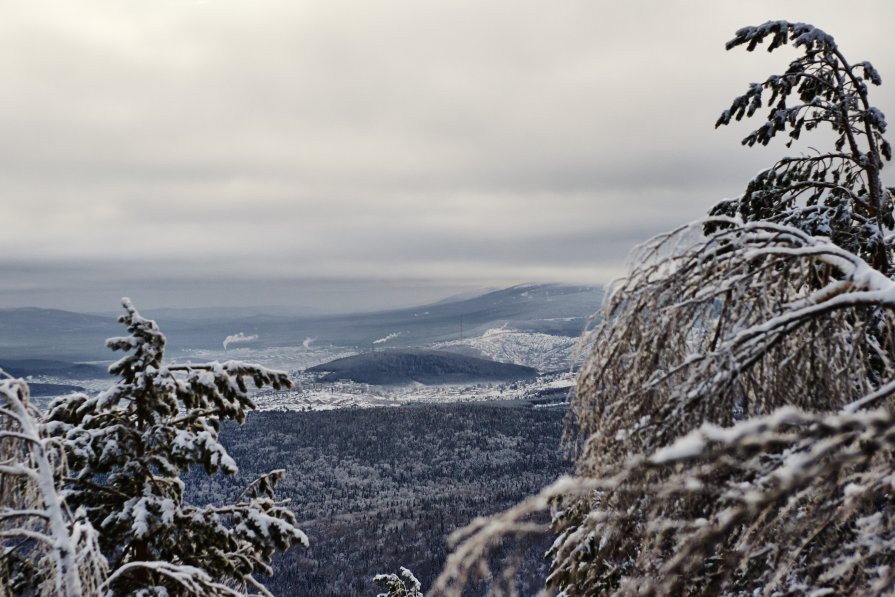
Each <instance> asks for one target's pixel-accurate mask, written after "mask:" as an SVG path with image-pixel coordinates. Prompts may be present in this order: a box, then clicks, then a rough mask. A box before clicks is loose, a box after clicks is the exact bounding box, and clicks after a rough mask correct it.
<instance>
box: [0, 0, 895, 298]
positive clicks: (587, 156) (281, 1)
mask: <svg viewBox="0 0 895 597" xmlns="http://www.w3.org/2000/svg"><path fill="white" fill-rule="evenodd" d="M862 7H863V8H862V10H864V11H865V12H866V13H872V14H873V17H872V18H871V17H867V16H865V15H864V14H858V13H857V12H856V11H855V10H854V8H852V7H848V6H845V5H842V4H840V3H823V4H821V3H817V2H814V1H807V0H798V1H793V2H788V3H786V5H785V7H783V8H782V9H781V5H780V3H779V2H773V1H771V0H761V1H755V2H750V3H740V2H733V1H723V2H717V1H709V0H699V1H694V2H683V1H673V2H647V1H645V0H641V1H633V2H625V3H619V2H594V1H584V0H580V1H572V2H563V3H546V2H533V1H527V0H525V1H518V0H515V1H509V0H502V1H496V0H495V1H488V2H479V1H473V0H462V1H453V2H444V3H438V4H435V3H419V2H415V1H411V0H402V1H394V2H391V1H390V2H378V3H368V2H359V1H349V0H328V1H326V2H322V1H320V2H293V1H287V0H269V1H259V2H250V1H247V0H209V1H207V2H194V1H186V0H162V1H159V2H144V1H142V0H123V1H122V2H116V3H108V2H100V1H85V2H79V3H77V5H73V4H71V3H64V2H43V1H37V2H28V3H13V4H12V5H10V6H5V7H4V12H3V18H2V19H0V108H2V109H0V192H2V195H3V197H4V204H3V205H4V215H5V218H4V220H5V222H6V223H7V225H6V226H5V227H4V234H3V235H0V254H2V255H3V256H4V257H3V260H5V262H6V266H7V267H6V269H5V270H4V271H7V272H8V275H7V276H5V281H4V283H3V285H2V287H0V304H16V303H18V302H21V301H23V300H25V298H23V297H26V296H27V300H29V301H39V300H41V299H40V290H39V288H43V287H44V286H46V284H45V282H46V281H47V280H49V281H52V280H53V278H52V274H51V272H54V271H55V272H57V274H56V275H57V277H56V278H55V279H56V280H57V282H58V281H60V280H63V279H71V284H72V285H71V286H65V285H64V284H58V283H55V285H54V286H53V287H54V288H56V291H57V292H61V293H62V294H63V295H64V294H65V289H66V288H69V289H71V292H72V293H73V294H72V296H74V293H75V290H74V288H75V287H77V281H78V280H80V279H82V278H78V276H77V275H74V274H72V275H68V274H66V275H62V274H59V273H58V272H60V271H62V272H72V271H75V270H77V269H78V268H80V267H83V268H86V269H85V270H84V271H88V270H89V272H90V274H89V276H88V279H90V280H92V283H93V285H94V287H99V286H103V287H108V288H110V289H114V288H116V287H117V286H126V285H127V281H128V280H142V282H141V283H143V284H149V283H150V282H151V281H152V280H157V281H159V284H160V285H161V283H162V281H165V284H167V285H168V286H166V287H170V288H172V290H171V291H170V293H168V294H165V295H159V299H158V300H159V301H162V300H166V301H171V302H172V304H173V303H180V304H188V303H191V302H197V301H200V300H201V301H209V300H211V301H213V299H214V296H213V295H212V294H211V293H209V294H208V296H205V295H201V293H200V292H199V291H197V290H196V289H195V288H193V289H192V290H187V289H186V288H187V286H188V285H187V284H186V282H185V281H186V280H189V279H190V278H191V277H195V278H198V279H200V280H220V281H226V280H236V279H239V280H246V281H250V280H256V281H266V282H264V283H271V284H273V283H274V281H283V280H303V279H319V278H326V279H329V280H334V279H349V278H365V279H369V278H382V279H384V280H411V279H416V280H426V281H427V282H426V284H428V285H429V287H433V288H434V287H438V288H440V287H441V286H440V285H442V284H444V285H447V286H450V288H454V287H455V286H457V285H458V284H460V285H462V284H461V281H463V280H466V282H463V283H465V284H472V283H476V284H478V283H482V284H493V283H503V282H513V281H522V280H528V279H551V280H567V281H574V282H583V281H591V282H594V283H600V282H604V281H606V280H607V279H608V278H610V277H612V276H615V275H618V273H619V272H620V271H621V267H622V265H621V264H622V262H623V259H624V254H625V252H626V250H627V248H629V247H630V246H631V245H632V244H633V243H635V242H639V241H642V240H644V239H645V238H647V237H648V236H650V235H652V234H655V233H657V232H659V231H661V230H663V229H666V228H668V227H671V226H674V225H676V224H678V223H681V222H684V221H688V220H690V219H693V218H695V217H698V216H699V215H700V214H702V213H704V212H705V211H706V210H707V209H708V208H709V207H710V206H711V205H712V204H713V203H714V202H715V201H717V200H718V199H720V198H722V197H725V196H732V195H735V194H737V193H738V192H739V191H740V190H741V188H742V185H743V183H744V181H745V180H746V179H747V178H748V176H750V175H751V174H752V173H754V172H755V171H756V170H758V169H759V168H760V167H762V166H763V165H766V164H768V163H769V162H770V161H771V160H773V159H774V158H775V157H777V156H780V155H782V154H783V152H784V148H783V147H782V146H777V147H771V148H767V149H764V148H763V149H760V150H755V149H752V150H746V149H742V148H740V147H739V139H740V138H741V137H742V136H744V135H745V134H746V132H748V131H747V128H746V126H745V125H743V126H736V127H731V129H730V130H728V129H723V130H720V131H714V130H713V129H712V124H713V123H714V120H715V117H716V116H717V114H718V113H719V111H720V110H721V109H722V108H723V107H725V106H726V105H727V102H729V100H730V99H731V97H733V96H734V95H736V94H738V93H740V92H741V91H742V90H743V89H744V88H745V85H746V84H747V83H749V82H750V81H753V80H759V79H760V78H762V77H763V76H765V75H767V74H769V73H770V72H773V71H776V70H779V69H781V68H782V67H783V66H784V64H785V60H786V58H785V56H786V55H785V54H783V53H779V54H778V53H775V54H773V55H770V56H767V55H766V53H765V52H757V53H755V54H754V55H752V54H749V55H747V54H745V53H744V52H734V53H726V52H724V49H723V43H724V41H726V40H727V39H728V38H729V37H730V36H731V35H732V33H733V31H734V30H735V29H737V28H738V27H740V26H742V25H744V24H750V23H756V22H761V21H764V20H766V19H768V18H791V19H796V20H805V21H809V22H814V23H816V24H818V25H820V26H822V27H827V28H828V29H829V30H830V31H831V32H832V33H833V34H835V35H836V36H837V39H839V41H840V42H841V44H842V46H843V48H844V50H845V51H846V53H847V54H848V55H849V56H851V57H853V58H854V59H855V60H863V59H870V60H872V61H873V62H874V64H875V65H876V66H877V68H878V69H879V70H880V72H881V73H882V75H883V77H884V80H888V79H891V78H892V77H895V56H893V55H892V53H891V52H889V51H888V40H889V38H890V35H889V32H888V30H887V27H888V23H891V22H892V18H893V17H895V7H893V5H892V4H891V2H888V1H886V0H878V1H873V2H866V3H863V4H862ZM893 90H895V82H893V84H891V85H889V84H887V86H884V87H883V88H881V89H880V90H875V91H877V93H875V99H876V103H877V105H878V106H879V107H880V108H882V109H883V110H884V111H885V110H886V109H887V107H888V106H892V105H895V101H893V99H895V93H893ZM889 109H891V108H889ZM23 264H24V265H23ZM23 268H24V269H23ZM29 268H30V269H29ZM29 275H30V276H31V277H30V278H29ZM29 280H30V281H29ZM37 280H42V282H40V283H38V282H37ZM448 281H450V282H448ZM222 283H223V282H222ZM240 283H242V282H240ZM247 283H248V282H246V284H247ZM41 284H44V286H41ZM178 284H181V287H182V288H184V290H183V292H182V293H181V294H180V295H178V294H177V291H176V288H177V287H178V286H177V285H178ZM29 285H30V286H29ZM51 285H52V284H51ZM26 286H27V287H29V288H31V290H28V292H27V293H25V294H23V292H24V290H22V288H23V287H26ZM447 286H445V288H447ZM84 292H87V291H86V290H85V291H84ZM86 296H87V295H86V294H84V295H83V297H82V299H83V300H82V299H78V300H79V301H80V302H78V305H81V304H82V303H84V301H87V299H86V298H84V297H86ZM104 296H105V295H104ZM178 296H179V297H180V298H178ZM200 296H204V297H205V298H201V299H200V298H199V297H200ZM289 296H291V295H288V293H286V294H284V295H283V297H284V300H286V299H289ZM58 299H59V297H58V296H57V297H54V298H53V300H54V301H57V303H58V302H59V301H58ZM47 300H48V299H47ZM74 303H75V300H74V299H72V305H74ZM64 304H65V303H64V301H63V302H62V303H59V305H57V306H64Z"/></svg>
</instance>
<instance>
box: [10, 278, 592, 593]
mask: <svg viewBox="0 0 895 597" xmlns="http://www.w3.org/2000/svg"><path fill="white" fill-rule="evenodd" d="M600 300H601V292H600V290H599V289H597V288H590V287H570V286H561V285H524V286H518V287H513V288H509V289H505V290H501V291H494V292H488V293H484V294H482V295H481V296H475V297H472V298H464V299H460V300H454V301H447V302H441V303H438V304H434V305H425V306H421V307H419V308H414V309H405V310H401V311H397V312H380V313H372V314H357V315H347V316H342V317H335V316H332V317H326V318H308V319H306V320H301V319H288V318H283V317H269V316H265V315H264V314H256V315H252V316H249V317H245V318H241V319H237V320H227V319H225V318H224V319H217V320H215V319H211V320H205V321H202V322H201V323H200V324H195V323H192V321H179V320H177V319H176V318H175V319H174V320H173V321H171V322H167V323H168V325H165V323H166V322H165V321H163V320H162V321H160V324H161V325H163V326H164V329H165V331H166V333H167V335H168V337H169V338H170V343H171V346H172V347H173V350H172V351H171V352H172V353H173V354H172V355H171V359H172V360H173V361H179V362H202V361H215V360H217V361H222V362H225V361H228V360H233V359H237V360H241V361H249V362H256V363H259V364H261V365H264V366H267V367H273V368H278V369H282V370H285V371H288V373H289V376H290V377H291V378H292V380H293V382H294V387H293V388H291V389H283V390H271V389H262V390H258V391H255V392H254V394H253V400H254V402H255V403H256V405H257V407H258V411H260V412H257V413H253V414H250V415H249V418H248V421H247V422H246V424H245V425H242V426H239V425H232V424H231V425H228V426H227V427H226V428H225V429H224V431H223V433H222V440H223V443H224V445H225V446H226V448H227V450H228V451H229V453H230V455H231V456H232V457H233V458H234V459H235V460H236V462H237V463H238V464H239V467H240V472H239V474H238V475H236V476H232V477H231V476H223V475H214V476H207V475H205V474H202V473H197V474H194V475H190V476H189V478H188V479H187V485H186V491H187V492H186V501H188V502H191V503H207V504H214V503H226V502H227V501H228V500H232V499H233V497H234V495H232V494H234V493H238V492H239V490H240V489H241V488H242V487H245V485H246V484H247V483H249V482H250V481H251V480H252V479H254V478H256V477H257V476H258V475H261V474H264V473H266V472H267V471H268V470H271V469H275V468H284V469H286V472H287V475H286V477H285V479H284V480H283V481H282V482H281V483H280V486H279V492H278V494H279V496H280V497H283V498H288V499H289V500H291V502H290V508H291V509H292V510H293V512H294V513H295V515H296V517H297V520H298V523H299V527H300V528H301V529H302V530H303V531H304V532H305V533H307V534H308V537H309V541H310V547H309V548H308V549H305V548H302V547H300V546H299V547H294V548H292V550H290V551H289V552H288V553H286V554H284V555H283V556H281V557H278V558H277V560H276V564H275V568H274V570H275V573H274V576H273V577H272V579H271V580H270V581H269V582H268V587H269V588H270V589H271V590H272V591H273V592H274V594H276V595H347V594H372V593H373V592H375V585H374V584H373V583H372V578H373V576H374V575H375V574H377V573H379V572H383V571H394V570H397V569H398V567H400V566H407V567H409V568H411V569H412V570H414V572H415V573H416V574H417V575H418V577H419V578H420V579H421V581H423V582H424V583H426V584H431V583H432V582H433V581H434V579H435V577H436V576H437V574H438V572H439V571H440V570H441V568H442V566H443V565H444V560H445V557H446V555H447V553H448V544H447V536H448V535H449V534H450V532H451V531H453V530H455V529H457V528H460V527H462V526H464V525H465V524H468V523H469V522H470V521H471V520H472V519H473V518H475V517H476V516H480V515H483V514H489V513H493V512H497V511H499V510H501V509H503V508H506V507H508V506H510V505H511V504H513V503H514V502H515V501H517V500H519V499H521V498H522V497H524V496H525V495H528V494H530V493H532V492H536V491H537V490H539V489H540V488H541V487H543V486H545V485H547V484H549V483H550V482H552V481H553V480H555V479H556V478H557V477H558V476H559V475H560V474H562V473H564V472H566V471H567V470H568V467H569V463H568V462H566V461H565V460H564V459H563V457H562V454H561V450H560V436H561V431H562V421H563V418H564V416H565V412H566V408H567V404H568V400H569V395H570V392H571V390H572V377H573V371H572V370H573V362H574V360H575V354H576V350H577V349H578V348H579V346H578V345H579V342H580V335H581V332H582V330H583V329H584V328H585V326H586V325H587V322H588V318H589V317H590V314H591V313H593V312H594V311H595V310H596V309H597V307H598V306H599V302H600ZM38 315H39V313H38V312H36V311H35V310H6V311H0V337H2V338H4V342H5V343H6V344H5V345H4V346H3V347H2V349H0V350H2V352H0V354H2V355H22V354H27V355H29V357H30V358H27V359H26V358H21V357H20V356H17V357H16V358H13V357H12V356H4V357H2V358H0V367H2V368H4V369H5V370H6V371H7V372H9V373H10V374H13V375H16V376H18V377H23V378H25V379H26V380H28V382H29V384H30V385H31V387H32V388H34V390H33V392H32V396H33V402H34V403H35V404H37V405H38V406H40V407H44V408H46V407H47V405H48V404H49V403H50V401H51V400H52V399H53V398H54V396H56V395H59V394H64V393H67V392H70V391H73V390H78V391H83V392H87V393H96V392H99V391H102V390H104V389H106V388H107V387H108V386H109V383H110V380H109V376H108V374H107V373H106V368H107V367H108V364H109V363H110V362H111V361H110V359H109V357H110V356H112V355H111V353H108V354H104V353H103V352H102V351H97V350H96V348H95V347H93V346H90V345H89V344H88V342H91V341H93V340H94V338H95V336H96V334H97V332H98V331H103V330H108V332H107V333H109V334H110V335H114V334H112V333H111V332H112V331H113V330H114V327H113V326H112V324H110V322H109V321H107V320H106V319H103V318H102V317H100V316H89V315H81V314H74V313H65V312H51V313H49V315H50V316H49V317H45V318H40V317H38ZM163 315H164V313H163ZM38 321H42V322H43V323H42V324H40V325H35V324H36V323H37V322H38ZM112 323H114V322H112ZM97 324H100V325H99V330H97V329H95V328H96V327H97ZM461 326H462V327H461ZM19 330H21V333H19V332H18V331H19ZM17 334H18V335H17ZM60 334H61V336H62V337H63V339H64V341H63V342H58V343H43V341H42V338H44V337H50V336H59V335H60ZM41 347H43V349H42V350H43V352H41ZM408 355H409V356H410V357H414V358H413V359H410V360H408V358H406V357H408ZM397 356H402V357H405V358H397ZM78 357H82V358H84V357H86V360H80V359H78ZM97 357H104V358H97ZM346 357H350V358H349V359H347V360H348V362H349V363H354V362H360V363H361V367H360V370H361V371H362V372H365V373H369V370H370V368H371V366H372V367H373V368H374V369H375V368H376V367H377V366H378V365H380V364H382V363H385V362H387V364H388V368H387V370H386V371H385V372H384V373H383V372H379V373H377V375H380V376H382V375H384V376H385V377H383V378H382V379H381V380H380V381H381V383H375V382H373V383H371V382H369V381H366V382H365V381H356V380H352V379H350V377H351V376H352V375H353V374H356V373H357V371H356V370H355V369H357V368H356V367H355V369H352V370H351V371H347V370H346V369H344V368H341V369H340V368H339V366H338V364H339V363H342V362H343V361H346ZM65 359H71V360H65ZM421 359H422V360H421ZM433 359H434V360H433ZM331 363H333V364H331ZM334 371H335V373H334ZM377 371H378V370H377ZM377 379H378V378H377ZM545 541H547V540H546V538H542V540H535V541H534V543H533V544H532V545H531V546H530V548H529V549H527V550H523V551H522V553H523V555H524V557H523V565H522V567H521V568H520V572H519V574H520V580H521V582H522V586H524V587H528V589H530V590H531V591H535V589H536V587H537V586H538V584H539V583H540V582H543V578H544V576H545V574H546V568H545V561H544V558H543V554H544V551H545V550H546V548H547V546H548V545H549V542H547V543H545ZM481 590H483V591H484V588H482V589H481Z"/></svg>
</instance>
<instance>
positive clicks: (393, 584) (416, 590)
mask: <svg viewBox="0 0 895 597" xmlns="http://www.w3.org/2000/svg"><path fill="white" fill-rule="evenodd" d="M400 573H401V574H400V576H399V575H397V574H377V575H376V576H374V577H373V582H375V583H376V584H378V585H379V586H380V587H382V588H383V589H385V592H384V593H379V594H378V595H377V596H376V597H423V591H422V585H421V584H420V581H419V580H417V578H416V576H414V574H413V572H411V571H410V570H408V569H407V568H405V567H403V566H401V569H400Z"/></svg>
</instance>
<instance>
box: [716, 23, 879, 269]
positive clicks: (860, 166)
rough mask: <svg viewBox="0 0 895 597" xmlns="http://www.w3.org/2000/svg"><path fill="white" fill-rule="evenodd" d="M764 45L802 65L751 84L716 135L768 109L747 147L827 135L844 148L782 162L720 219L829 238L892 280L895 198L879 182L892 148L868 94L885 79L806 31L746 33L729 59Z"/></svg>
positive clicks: (793, 26)
mask: <svg viewBox="0 0 895 597" xmlns="http://www.w3.org/2000/svg"><path fill="white" fill-rule="evenodd" d="M765 41H768V46H767V48H768V51H769V52H770V51H773V50H776V49H777V48H780V47H783V46H785V45H787V44H788V43H792V45H793V46H794V47H796V48H799V49H801V51H802V55H801V56H799V57H798V58H796V59H795V60H793V61H792V62H790V64H789V68H787V69H786V71H785V72H783V73H782V74H775V75H771V76H770V77H768V78H767V79H766V80H765V81H764V82H763V83H752V84H751V85H750V86H749V89H748V91H747V92H746V93H745V94H743V95H741V96H739V97H737V98H735V99H734V100H733V102H732V103H731V105H730V108H728V109H726V110H724V112H723V113H722V114H721V117H720V118H719V119H718V122H717V123H716V124H715V126H716V127H718V126H722V125H727V124H730V122H731V120H740V119H742V118H743V117H744V116H746V117H751V116H753V115H754V114H755V112H756V111H758V110H760V109H761V108H762V107H763V106H764V105H767V106H768V107H769V108H770V111H769V112H768V114H767V119H766V121H765V122H764V123H763V124H762V125H761V126H760V127H758V128H757V129H755V130H753V131H752V132H750V133H749V135H747V136H746V137H745V138H744V139H743V144H744V145H748V146H750V147H751V146H753V145H755V144H756V143H759V144H762V145H767V144H768V143H769V142H770V140H771V139H773V138H774V137H775V136H776V135H777V134H778V133H787V132H788V136H789V138H790V139H789V142H788V143H787V146H791V144H792V143H793V141H795V140H797V139H799V137H800V136H801V134H802V132H803V131H811V130H814V129H817V128H819V127H822V126H824V125H829V127H831V128H832V130H833V133H834V135H835V141H834V143H833V147H831V148H830V149H829V150H827V151H817V150H815V151H814V152H813V153H811V154H808V155H801V156H799V157H786V158H783V159H781V160H780V161H778V162H777V163H776V164H774V165H773V166H771V167H770V168H768V169H767V170H764V171H762V172H760V173H759V174H758V175H757V176H756V177H755V178H753V179H752V180H751V181H750V182H749V184H748V185H747V188H746V191H745V193H743V195H742V196H741V197H739V198H738V199H735V200H731V201H724V202H721V203H719V204H718V205H716V206H715V207H714V209H712V211H711V215H727V216H734V215H738V216H740V217H741V218H742V219H744V220H745V221H749V222H752V221H761V220H764V221H772V222H778V223H783V224H788V225H790V226H795V227H796V228H800V229H801V230H804V231H805V232H808V233H809V234H811V235H812V236H826V237H829V238H830V239H831V240H832V241H833V242H834V243H836V244H837V245H839V246H840V247H843V248H845V249H848V250H849V251H851V252H852V253H855V254H856V255H859V256H860V257H862V258H863V259H864V260H865V261H867V262H868V263H870V264H872V265H873V267H875V268H876V269H878V270H879V271H881V272H884V273H886V274H887V275H892V273H893V259H892V249H893V246H892V245H893V241H892V238H891V237H890V236H889V234H888V231H890V230H891V228H892V227H893V225H895V221H893V218H892V203H893V197H895V189H893V188H891V187H890V188H886V187H884V186H883V183H882V180H881V178H880V170H882V167H883V160H887V161H888V160H891V158H892V148H891V146H890V145H889V143H888V142H887V141H886V140H885V139H884V138H883V134H884V133H885V132H886V120H885V117H884V115H883V113H882V112H881V111H880V110H878V109H877V108H875V107H874V106H873V105H871V103H870V99H869V96H868V86H867V83H868V82H869V83H870V84H872V85H880V84H881V82H882V80H881V78H880V75H879V73H878V72H877V71H876V69H875V68H873V65H871V64H870V63H869V62H866V61H865V62H858V63H855V64H851V63H849V62H848V61H847V60H846V58H845V56H844V55H843V54H842V51H841V50H840V49H839V46H838V45H837V44H836V41H835V40H834V39H833V37H832V36H831V35H829V34H827V33H825V32H824V31H822V30H820V29H818V28H817V27H814V26H813V25H808V24H805V23H790V22H787V21H768V22H767V23H764V24H762V25H759V26H756V27H744V28H743V29H740V30H739V31H737V32H736V37H734V38H733V39H732V40H730V41H729V42H727V49H728V50H730V49H732V48H735V47H739V46H746V49H747V50H748V51H750V52H751V51H753V50H755V49H756V48H758V47H760V46H761V44H762V43H764V42H765ZM768 96H769V97H768ZM712 225H713V226H717V225H722V224H718V223H715V224H712Z"/></svg>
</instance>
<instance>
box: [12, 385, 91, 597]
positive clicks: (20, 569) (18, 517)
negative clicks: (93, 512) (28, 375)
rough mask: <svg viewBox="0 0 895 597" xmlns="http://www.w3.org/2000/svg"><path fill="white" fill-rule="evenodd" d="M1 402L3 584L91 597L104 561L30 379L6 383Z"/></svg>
mask: <svg viewBox="0 0 895 597" xmlns="http://www.w3.org/2000/svg"><path fill="white" fill-rule="evenodd" d="M0 373H2V372H0ZM4 375H5V374H4ZM0 405H2V406H0V462H2V465H0V553H2V558H0V587H4V588H6V589H8V590H10V591H12V592H14V593H16V594H38V595H56V596H60V597H80V596H82V595H84V596H86V595H92V594H94V592H95V591H97V590H98V589H99V586H100V585H101V584H102V583H103V581H104V580H105V574H106V561H105V558H103V556H102V555H101V554H100V552H99V548H98V546H97V537H96V533H95V531H94V530H93V528H92V527H91V526H90V524H89V523H88V522H87V521H86V520H85V516H84V513H83V512H81V511H78V512H76V513H75V514H74V515H72V513H71V512H70V511H69V509H68V507H67V505H66V503H65V501H64V499H63V497H62V495H61V492H60V489H59V488H60V482H61V477H62V476H63V474H64V471H65V466H64V458H63V456H62V455H61V454H60V452H59V449H58V445H56V444H55V442H53V441H52V440H50V439H48V438H47V437H45V436H44V434H43V433H42V432H41V430H40V423H39V420H40V414H39V413H38V411H37V410H36V409H35V408H34V407H33V406H31V404H30V402H29V390H28V385H27V384H26V383H25V382H24V381H22V380H19V379H0Z"/></svg>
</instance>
